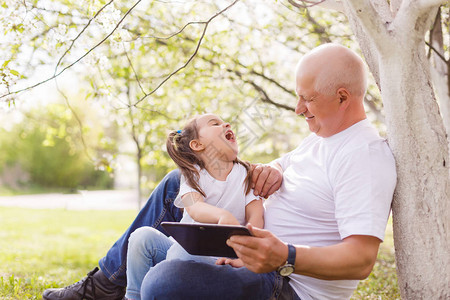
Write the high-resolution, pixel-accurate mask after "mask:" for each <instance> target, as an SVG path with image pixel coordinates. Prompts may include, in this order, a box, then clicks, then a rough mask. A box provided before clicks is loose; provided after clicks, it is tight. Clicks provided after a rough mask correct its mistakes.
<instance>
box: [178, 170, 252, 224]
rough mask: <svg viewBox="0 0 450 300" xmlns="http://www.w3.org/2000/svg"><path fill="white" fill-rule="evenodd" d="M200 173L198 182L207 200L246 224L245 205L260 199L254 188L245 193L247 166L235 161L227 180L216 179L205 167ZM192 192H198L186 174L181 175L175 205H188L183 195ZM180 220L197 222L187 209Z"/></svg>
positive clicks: (182, 221)
mask: <svg viewBox="0 0 450 300" xmlns="http://www.w3.org/2000/svg"><path fill="white" fill-rule="evenodd" d="M199 175H200V178H199V181H198V184H199V186H200V188H201V189H202V190H203V192H204V193H205V195H206V198H205V199H204V200H205V202H206V203H208V204H211V205H214V206H216V207H219V208H223V209H226V210H228V211H229V212H230V213H231V214H232V215H233V216H234V217H235V218H236V219H237V220H238V221H239V223H240V224H241V225H245V224H246V219H245V206H246V205H247V204H249V203H250V202H252V201H253V200H256V199H258V197H257V196H255V195H253V189H251V190H250V192H249V193H248V194H247V195H245V191H246V185H245V182H244V179H245V177H246V176H247V170H246V169H245V167H244V166H243V165H241V164H239V163H235V164H234V166H233V169H231V172H230V174H228V176H227V178H226V180H225V181H221V180H217V179H215V178H214V177H212V176H211V175H210V174H209V173H208V171H206V170H205V169H201V170H199ZM190 192H196V193H198V191H197V190H195V189H194V188H192V187H191V186H189V184H188V183H187V181H186V179H185V178H184V176H181V183H180V192H179V193H178V197H177V198H176V199H175V205H176V206H178V207H186V205H185V204H183V202H182V200H181V197H182V196H183V195H185V194H187V193H190ZM180 222H181V223H195V221H194V220H193V219H192V218H191V216H189V214H188V213H187V211H186V210H185V211H184V213H183V218H182V219H181V221H180Z"/></svg>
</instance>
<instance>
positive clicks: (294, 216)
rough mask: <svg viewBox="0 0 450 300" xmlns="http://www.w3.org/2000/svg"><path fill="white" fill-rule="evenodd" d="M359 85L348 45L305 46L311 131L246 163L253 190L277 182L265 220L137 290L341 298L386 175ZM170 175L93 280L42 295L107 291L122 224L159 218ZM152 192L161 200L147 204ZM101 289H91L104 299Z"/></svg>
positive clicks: (387, 186)
mask: <svg viewBox="0 0 450 300" xmlns="http://www.w3.org/2000/svg"><path fill="white" fill-rule="evenodd" d="M366 85H367V75H366V72H365V67H364V64H363V61H362V60H361V58H360V57H359V56H358V55H356V54H355V53H354V52H353V51H351V50H349V49H347V48H345V47H343V46H340V45H337V44H325V45H322V46H319V47H317V48H315V49H313V50H312V51H311V52H309V53H308V54H306V55H305V56H304V57H303V58H302V59H301V60H300V62H299V63H298V65H297V68H296V92H297V95H298V102H297V106H296V109H295V112H296V114H298V115H301V116H303V117H305V119H306V122H307V124H308V126H309V129H310V131H311V132H312V133H311V135H310V136H308V137H307V138H306V139H305V140H303V141H302V142H301V144H300V145H299V146H298V147H297V148H296V149H294V150H293V151H291V152H289V153H287V154H286V155H284V156H282V157H281V158H279V159H277V160H275V161H273V162H272V163H271V164H269V165H261V166H257V167H256V168H255V169H254V171H253V179H254V190H255V193H257V194H259V195H263V196H267V195H270V194H272V193H273V192H274V191H275V190H277V191H276V192H275V193H274V194H272V195H271V196H270V197H269V198H268V199H267V200H266V202H265V208H266V211H265V217H264V218H265V229H259V228H255V227H252V226H251V225H249V226H248V227H249V229H250V230H251V232H252V233H253V236H252V237H247V236H233V237H231V238H230V239H229V240H228V241H227V243H228V245H229V246H231V247H233V248H234V250H235V252H236V253H237V255H238V257H239V259H237V260H231V259H222V260H221V261H220V263H221V265H212V264H204V263H198V262H194V261H181V260H172V261H163V262H161V263H159V264H158V265H156V266H155V267H153V268H152V269H151V270H150V271H149V272H148V273H147V275H146V277H145V279H144V282H143V284H142V288H141V295H142V299H171V300H173V299H215V300H218V299H233V300H235V299H252V300H253V299H302V300H308V299H348V298H350V297H351V295H352V293H353V291H354V290H355V288H356V287H357V284H358V280H360V279H364V278H366V277H367V276H368V275H369V274H370V272H371V270H372V268H373V265H374V263H375V260H376V257H377V252H378V247H379V244H380V243H381V242H382V240H383V238H384V231H385V228H386V224H387V220H388V216H389V211H390V205H391V201H392V196H393V191H394V188H395V184H396V171H395V162H394V158H393V156H392V153H391V151H390V149H389V147H388V145H387V143H386V141H385V140H384V139H382V138H380V137H379V135H378V133H377V131H376V130H375V129H374V128H373V127H372V126H371V125H370V123H369V121H368V120H367V118H366V114H365V111H364V106H363V99H364V94H365V92H366ZM178 176H179V175H178V173H176V172H172V173H170V174H169V175H168V176H166V178H165V179H164V180H163V181H162V182H161V184H160V185H159V186H158V188H157V189H156V190H155V192H153V193H152V195H151V196H150V199H149V201H148V203H147V205H146V206H145V207H144V208H143V209H142V210H141V212H140V214H139V215H138V217H137V219H136V220H135V222H134V223H133V224H132V226H130V228H129V229H128V230H127V232H126V233H125V234H124V236H123V237H122V238H121V239H119V240H118V242H117V243H116V244H115V245H114V246H113V247H112V248H111V250H110V251H109V252H108V254H107V256H106V257H105V258H104V259H102V260H101V261H100V267H101V271H98V272H97V273H96V274H94V275H92V274H91V275H90V276H91V278H94V279H95V280H90V281H89V280H87V279H85V280H82V281H80V283H76V284H75V285H72V286H69V287H67V288H64V289H57V290H47V291H48V292H47V291H46V292H45V293H44V299H78V298H76V297H77V296H78V295H80V296H81V293H84V294H85V295H92V294H93V293H95V290H97V292H98V291H99V290H100V291H101V293H103V294H104V295H107V294H108V293H112V291H113V287H111V284H112V285H113V286H114V285H117V286H120V285H121V284H123V279H124V278H125V275H124V271H125V270H126V268H125V265H126V261H124V258H123V257H124V256H123V253H125V257H126V245H127V243H128V237H129V234H130V233H131V232H132V231H133V230H134V229H135V228H137V227H139V226H148V225H150V226H151V224H150V223H152V224H153V221H151V220H153V219H155V220H158V222H160V221H161V220H163V219H164V218H166V216H167V214H166V212H167V211H169V212H170V211H171V210H172V209H173V205H172V204H171V203H172V202H171V201H170V199H172V201H173V199H174V197H175V196H176V194H177V191H178V186H179V179H178ZM177 180H178V181H177ZM280 185H281V186H280ZM154 195H156V196H154ZM158 195H159V196H158ZM167 195H171V196H167ZM152 197H154V198H155V199H152ZM160 202H161V203H164V205H165V206H167V205H170V207H164V209H162V210H161V209H159V208H155V207H158V205H159V204H158V203H160ZM168 203H169V204H168ZM152 205H153V206H152ZM160 206H161V207H162V205H160ZM159 211H163V214H160V213H159ZM164 214H166V215H164ZM149 216H150V217H149ZM152 216H153V217H152ZM149 220H150V221H149ZM165 220H167V218H166V219H165ZM158 222H156V223H155V224H153V226H155V227H156V226H159V223H158ZM147 223H148V224H147ZM96 276H97V277H96ZM88 278H89V276H88ZM92 286H96V289H94V288H92ZM103 294H101V295H100V297H99V295H98V294H97V299H113V298H112V296H109V298H108V296H104V297H103V296H102V295H103ZM116 294H117V295H120V293H116ZM71 297H73V298H71ZM89 297H90V296H89ZM89 297H87V298H88V299H91V298H89Z"/></svg>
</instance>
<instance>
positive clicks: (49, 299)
mask: <svg viewBox="0 0 450 300" xmlns="http://www.w3.org/2000/svg"><path fill="white" fill-rule="evenodd" d="M124 295H125V288H124V287H121V286H118V285H115V284H114V283H112V282H111V281H109V280H108V278H107V277H106V276H105V275H104V274H103V272H102V271H101V270H99V268H97V267H95V269H93V270H92V271H90V272H89V273H88V274H87V276H86V277H85V278H83V279H81V280H80V281H78V282H76V283H74V284H72V285H69V286H66V287H64V288H59V289H47V290H45V291H44V293H43V294H42V298H43V299H44V300H82V299H87V300H121V299H122V298H123V297H124Z"/></svg>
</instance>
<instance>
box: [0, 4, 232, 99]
mask: <svg viewBox="0 0 450 300" xmlns="http://www.w3.org/2000/svg"><path fill="white" fill-rule="evenodd" d="M141 1H142V0H138V1H137V2H136V3H135V4H134V5H133V6H132V7H131V8H130V9H129V10H128V11H127V12H126V13H125V14H124V16H123V17H122V18H121V19H120V21H119V22H118V23H117V24H116V26H115V27H114V29H113V30H112V31H111V32H110V33H109V34H108V35H107V36H106V37H105V38H103V39H102V40H101V41H100V42H99V43H97V44H96V45H95V46H94V47H92V48H91V49H89V50H88V51H87V52H86V53H85V54H83V55H82V56H81V57H79V58H78V59H77V60H75V61H74V62H73V63H71V64H70V65H68V66H67V67H64V68H63V69H62V70H61V71H59V72H58V73H56V74H54V75H53V76H51V77H49V78H47V79H45V80H43V81H40V82H38V83H36V84H33V85H31V86H28V87H25V88H23V89H19V90H17V91H12V92H10V91H8V93H6V94H4V95H1V96H0V99H2V98H4V97H7V96H9V95H11V94H18V93H21V92H24V91H27V90H31V89H33V88H35V87H37V86H40V85H41V84H44V83H46V82H48V81H50V80H52V79H55V78H57V77H58V76H59V75H61V74H62V73H63V72H64V71H66V70H67V69H70V68H71V67H73V66H74V65H75V64H77V63H78V62H80V61H81V60H82V59H83V58H85V57H86V56H87V55H88V54H89V53H91V52H92V51H94V50H95V49H96V48H97V47H99V46H100V45H101V44H103V43H104V42H105V41H106V40H107V39H108V38H109V37H110V36H111V35H112V34H113V33H114V32H115V31H116V29H117V28H118V27H119V26H120V24H121V23H122V22H123V20H125V18H126V17H127V16H128V15H129V14H130V13H131V11H132V10H133V9H134V8H135V7H136V6H137V5H138V4H139V3H140V2H141ZM236 1H238V0H236Z"/></svg>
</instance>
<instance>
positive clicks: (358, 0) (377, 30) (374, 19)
mask: <svg viewBox="0 0 450 300" xmlns="http://www.w3.org/2000/svg"><path fill="white" fill-rule="evenodd" d="M344 5H345V9H346V10H349V11H350V13H348V14H347V15H349V14H352V15H355V16H357V18H358V20H359V23H358V24H359V26H362V27H363V28H364V31H365V32H366V33H367V36H370V37H371V39H372V41H373V42H374V44H375V46H376V47H377V48H378V49H379V50H381V49H383V48H384V47H385V46H386V45H385V42H386V40H388V39H390V36H389V33H388V30H387V27H386V25H387V24H386V23H384V22H383V21H382V20H381V18H380V15H379V13H378V12H377V10H375V8H374V7H373V6H372V4H371V3H370V1H369V0H348V1H346V2H345V3H344ZM383 46H384V47H383Z"/></svg>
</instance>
